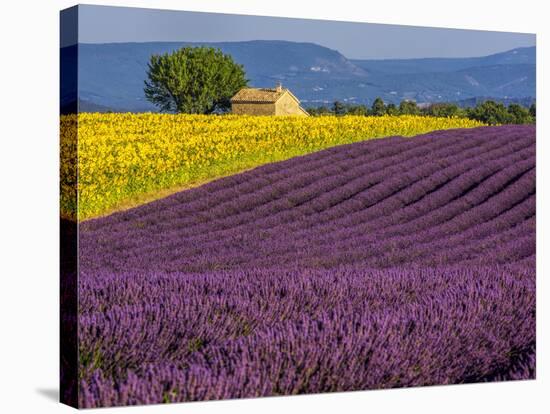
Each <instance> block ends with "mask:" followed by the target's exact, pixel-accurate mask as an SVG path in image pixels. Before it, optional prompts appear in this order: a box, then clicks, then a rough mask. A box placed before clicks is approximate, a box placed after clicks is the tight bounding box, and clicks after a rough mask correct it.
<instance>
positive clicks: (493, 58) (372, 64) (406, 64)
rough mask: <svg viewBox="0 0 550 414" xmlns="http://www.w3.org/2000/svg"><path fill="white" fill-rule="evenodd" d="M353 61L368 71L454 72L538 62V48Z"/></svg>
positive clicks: (396, 72)
mask: <svg viewBox="0 0 550 414" xmlns="http://www.w3.org/2000/svg"><path fill="white" fill-rule="evenodd" d="M351 62H353V63H354V64H355V65H357V66H359V67H361V68H363V69H365V70H367V71H370V72H382V73H386V74H403V73H430V72H454V71H458V70H461V69H466V68H471V67H480V66H481V67H482V66H494V65H517V64H530V65H534V64H535V63H536V48H535V47H520V48H517V49H512V50H509V51H507V52H502V53H497V54H494V55H489V56H483V57H473V58H424V59H382V60H380V59H379V60H358V59H352V60H351Z"/></svg>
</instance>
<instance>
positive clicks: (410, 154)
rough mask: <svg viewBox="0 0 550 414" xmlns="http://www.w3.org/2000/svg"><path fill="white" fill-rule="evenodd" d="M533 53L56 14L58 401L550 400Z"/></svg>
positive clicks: (514, 38) (429, 33)
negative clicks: (405, 393) (539, 322)
mask: <svg viewBox="0 0 550 414" xmlns="http://www.w3.org/2000/svg"><path fill="white" fill-rule="evenodd" d="M535 47H536V43H535V35H534V34H525V33H505V32H488V31H471V30H458V29H445V28H426V27H413V26H394V25H382V24H368V23H353V22H334V21H317V20H307V19H289V18H272V17H261V16H241V15H227V14H214V13H198V12H185V11H169V10H152V9H137V8H118V7H104V6H75V7H73V8H70V9H67V10H63V11H62V12H61V50H60V55H61V62H60V63H61V96H60V102H61V108H60V111H61V116H60V135H61V138H60V144H61V148H60V157H61V158H60V159H61V163H60V165H61V171H60V205H61V221H60V223H61V399H62V402H64V403H66V404H69V405H72V406H75V407H81V408H87V407H106V406H124V405H137V404H158V403H173V402H188V401H203V400H219V399H235V398H251V397H264V396H286V395H294V394H310V393H326V392H343V391H355V390H373V389H382V388H383V389H389V388H398V387H416V386H428V385H448V384H464V383H473V382H489V381H508V380H527V379H534V378H535V217H536V215H535V192H536V191H535V189H536V185H535V135H536V134H535V121H536V102H535V69H536V66H535V65H536V61H535V55H536V53H535Z"/></svg>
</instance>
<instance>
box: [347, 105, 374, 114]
mask: <svg viewBox="0 0 550 414" xmlns="http://www.w3.org/2000/svg"><path fill="white" fill-rule="evenodd" d="M368 112H369V111H368V109H367V107H366V106H365V105H350V106H349V107H348V110H347V113H348V114H349V115H359V116H365V115H368Z"/></svg>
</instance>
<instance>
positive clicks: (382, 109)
mask: <svg viewBox="0 0 550 414" xmlns="http://www.w3.org/2000/svg"><path fill="white" fill-rule="evenodd" d="M385 113H386V105H384V101H383V100H382V98H380V97H378V98H376V99H375V100H374V102H373V103H372V107H371V115H374V116H382V115H384V114H385Z"/></svg>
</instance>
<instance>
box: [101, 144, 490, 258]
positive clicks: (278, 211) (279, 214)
mask: <svg viewBox="0 0 550 414" xmlns="http://www.w3.org/2000/svg"><path fill="white" fill-rule="evenodd" d="M475 144H476V142H475V141H474V142H468V141H465V142H464V143H462V144H461V143H459V145H462V147H460V148H464V147H465V148H472V147H475ZM492 145H494V144H492ZM456 150H457V148H456V146H451V147H450V148H449V147H447V148H445V149H444V150H443V151H444V152H442V153H438V152H436V151H435V148H434V149H432V151H430V154H432V155H433V156H437V155H439V156H441V157H444V156H448V155H449V154H450V153H454V152H456ZM453 151H454V152H453ZM473 151H475V148H474V149H473ZM479 151H483V149H481V150H479ZM459 152H460V151H459ZM405 155H406V158H409V157H410V156H411V154H405ZM420 161H421V160H415V159H411V160H408V161H407V164H409V165H411V166H415V165H418V163H419V162H420ZM386 165H393V168H392V167H390V168H388V167H386V168H385V169H384V167H385V165H382V166H380V165H379V164H376V163H373V164H372V165H370V164H366V165H359V167H358V170H352V171H351V172H350V173H349V174H348V175H346V176H345V177H338V179H337V180H334V178H329V179H328V180H329V181H332V183H330V184H327V183H325V182H318V183H315V182H314V183H313V184H312V185H311V186H312V187H313V188H314V189H315V190H314V191H315V194H318V195H320V196H321V197H323V193H322V192H323V190H325V191H330V188H337V187H338V185H340V184H341V183H346V182H348V181H349V180H350V178H348V177H354V176H355V177H356V176H359V178H358V179H356V181H357V182H358V183H359V185H361V182H362V181H366V180H367V179H368V177H369V175H368V174H367V175H364V174H365V173H366V172H370V171H373V172H372V174H373V175H374V176H376V180H377V182H378V183H380V182H383V181H385V180H384V178H385V179H386V180H387V179H388V176H389V177H391V176H392V175H394V174H399V173H400V172H401V171H402V168H409V167H408V166H407V165H406V164H405V165H403V164H399V160H390V162H389V163H387V164H386ZM418 168H426V167H418ZM429 168H431V169H432V170H433V169H434V168H437V166H435V167H433V166H432V167H429ZM361 177H364V178H361ZM334 181H336V182H335V183H334ZM293 185H294V186H296V185H297V183H295V182H292V183H289V184H287V187H289V186H293ZM299 191H303V190H298V192H299ZM278 192H279V193H281V191H280V190H279V191H278ZM325 194H327V193H325ZM270 196H271V194H270ZM289 197H290V196H289ZM252 199H253V198H252ZM270 204H272V205H273V206H272V209H269V208H267V207H268V206H269V205H270ZM244 205H247V206H248V205H249V203H244ZM221 207H223V208H222V209H221V210H219V215H221V214H223V212H224V211H225V214H226V216H222V217H221V219H219V220H216V221H211V220H209V219H208V218H202V217H201V220H202V221H204V224H202V225H200V224H199V225H198V226H192V227H189V226H188V225H186V226H182V227H184V228H183V229H182V228H181V227H180V226H179V224H178V222H177V221H176V222H175V223H174V221H175V220H165V222H164V224H163V221H161V220H160V219H159V218H155V220H154V223H155V226H154V228H153V229H150V226H142V228H141V229H136V230H135V231H136V236H138V235H139V234H138V233H143V234H146V237H148V238H150V237H154V235H155V234H159V235H160V238H161V239H162V238H164V239H165V238H167V237H169V236H170V233H177V234H178V237H179V238H180V239H181V238H182V237H186V235H187V234H189V235H191V236H195V235H197V234H200V235H201V237H208V236H207V235H208V234H209V233H210V232H212V230H210V232H209V231H208V230H209V229H210V228H215V229H216V230H215V231H214V232H216V233H217V232H223V230H224V229H226V228H229V229H233V228H235V227H236V226H237V225H238V224H243V223H245V224H249V223H252V224H253V225H254V226H255V227H256V228H260V227H263V226H262V225H261V223H258V219H257V216H258V215H257V214H255V212H254V210H251V211H247V212H241V213H239V214H238V216H241V221H240V223H235V222H233V221H230V222H229V223H228V224H225V222H226V221H227V220H230V219H233V218H234V217H235V216H234V215H231V214H228V212H232V211H235V207H233V209H230V210H226V209H227V206H225V205H222V206H221ZM221 207H220V208H221ZM262 207H266V211H265V212H262V214H261V215H260V217H263V216H264V215H265V216H267V220H268V223H269V221H275V222H276V223H277V224H278V225H283V224H286V220H285V217H284V216H285V214H289V212H288V211H289V210H290V209H289V207H291V206H289V204H288V202H286V199H285V198H283V200H281V196H279V198H278V199H276V200H275V201H274V202H272V203H266V204H262ZM273 207H274V208H273ZM291 210H292V212H291V213H290V214H292V215H294V216H296V215H299V211H300V210H299V209H297V208H292V209H291ZM128 214H129V213H128ZM157 215H158V214H157ZM250 216H256V220H255V221H254V222H252V221H251V220H250V219H249V217H250ZM132 219H135V218H134V217H132ZM291 219H292V217H291ZM168 223H169V224H168ZM264 226H265V225H264ZM152 230H154V232H153V231H152ZM112 233H113V234H114V235H115V237H117V236H119V235H120V233H119V232H118V231H116V229H113V231H112ZM216 237H217V235H216ZM129 242H130V243H133V244H134V245H138V244H143V243H142V241H140V240H139V238H133V239H132V240H131V241H129ZM131 247H132V246H131V245H130V246H126V248H131ZM165 247H166V248H172V247H175V246H169V245H168V246H165Z"/></svg>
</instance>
